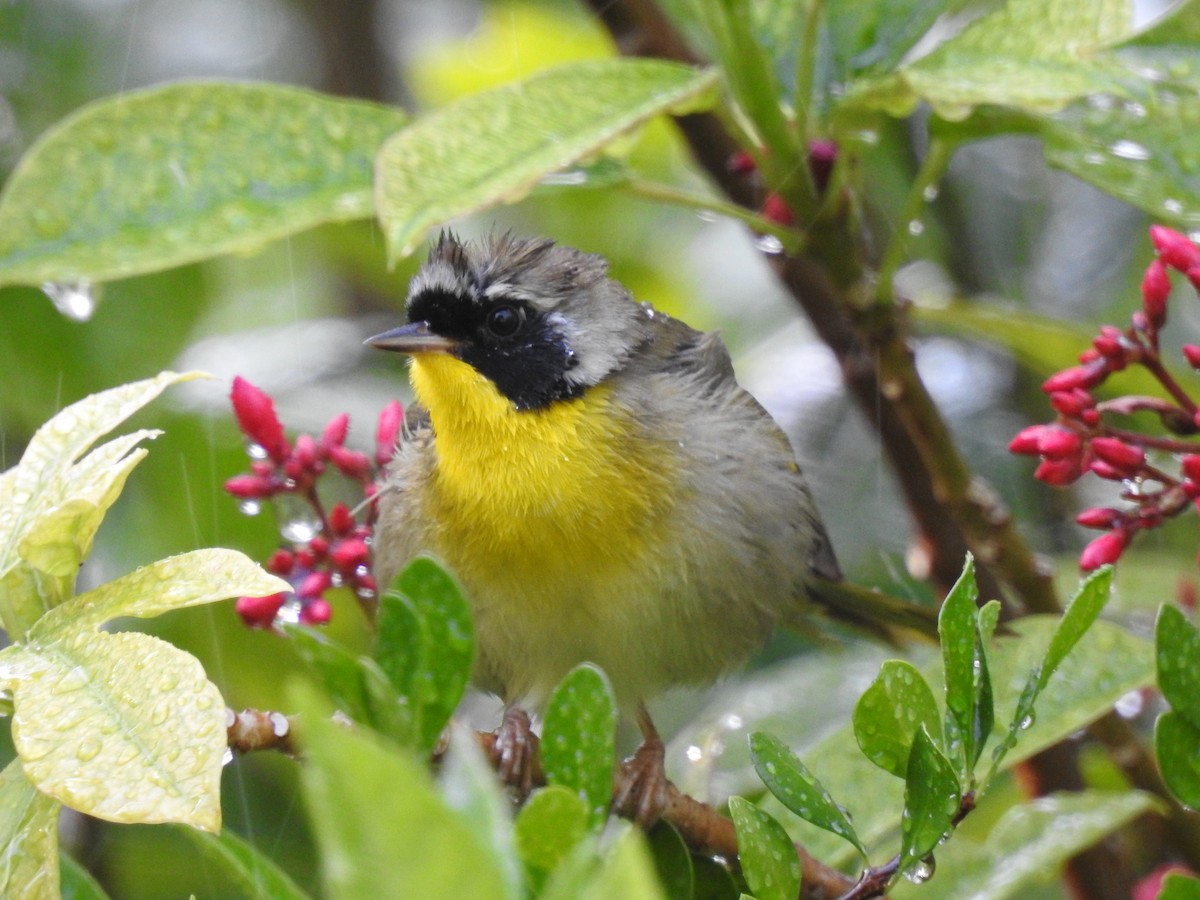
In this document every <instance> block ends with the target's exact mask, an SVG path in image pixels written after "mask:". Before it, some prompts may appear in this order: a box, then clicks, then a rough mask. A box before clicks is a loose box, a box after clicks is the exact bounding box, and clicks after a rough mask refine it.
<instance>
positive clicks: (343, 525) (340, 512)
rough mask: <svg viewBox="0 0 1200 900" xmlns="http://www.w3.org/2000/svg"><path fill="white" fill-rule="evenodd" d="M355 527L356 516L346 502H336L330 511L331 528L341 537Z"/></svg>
mask: <svg viewBox="0 0 1200 900" xmlns="http://www.w3.org/2000/svg"><path fill="white" fill-rule="evenodd" d="M353 528H354V516H353V515H351V513H350V507H348V506H347V505H346V504H345V503H335V504H334V505H333V509H331V510H330V511H329V530H330V531H332V532H333V533H334V534H336V535H338V536H339V537H341V536H342V535H346V534H349V533H350V532H351V530H353Z"/></svg>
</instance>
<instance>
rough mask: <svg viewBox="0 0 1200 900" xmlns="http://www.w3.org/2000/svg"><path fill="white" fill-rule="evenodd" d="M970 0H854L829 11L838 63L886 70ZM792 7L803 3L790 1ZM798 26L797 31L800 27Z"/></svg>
mask: <svg viewBox="0 0 1200 900" xmlns="http://www.w3.org/2000/svg"><path fill="white" fill-rule="evenodd" d="M965 2H966V0H852V2H847V3H834V4H832V5H831V6H830V7H829V9H828V10H827V12H826V18H827V21H828V24H829V31H830V35H831V42H832V44H833V48H832V50H833V56H834V61H835V65H836V66H837V67H838V70H839V71H840V72H843V73H856V72H886V71H888V70H890V69H891V68H893V67H894V66H895V65H896V64H897V63H898V62H899V61H900V59H901V57H903V56H904V54H905V53H906V52H907V51H908V50H909V49H910V48H911V47H912V46H913V44H915V43H916V42H917V41H918V40H919V39H920V38H921V37H922V36H923V35H924V34H925V33H926V32H927V31H928V30H929V28H930V26H932V25H933V23H934V22H935V21H936V20H937V18H938V17H939V16H941V15H943V14H945V13H948V12H952V11H954V10H955V9H957V8H959V7H962V6H964V5H965ZM787 5H788V6H789V7H793V8H795V7H797V6H799V4H794V3H788V4H787ZM799 27H803V26H802V25H801V26H798V28H797V30H796V32H793V34H795V33H797V32H798V30H799Z"/></svg>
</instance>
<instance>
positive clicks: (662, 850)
mask: <svg viewBox="0 0 1200 900" xmlns="http://www.w3.org/2000/svg"><path fill="white" fill-rule="evenodd" d="M646 846H647V847H648V849H649V850H650V855H651V856H652V857H653V859H654V870H655V871H656V872H657V873H658V880H659V883H660V884H661V885H662V888H663V891H664V892H665V893H666V895H667V896H668V897H685V898H690V897H692V896H694V894H695V891H696V884H695V875H694V870H693V865H692V852H691V850H689V849H688V845H687V844H686V843H684V840H683V836H682V835H680V833H679V832H678V831H677V830H676V829H675V826H674V825H672V824H671V823H670V822H668V821H666V820H665V819H661V820H659V821H658V822H657V823H655V825H654V827H653V828H651V829H650V831H649V832H648V833H647V834H646Z"/></svg>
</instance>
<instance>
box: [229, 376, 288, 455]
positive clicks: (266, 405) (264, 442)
mask: <svg viewBox="0 0 1200 900" xmlns="http://www.w3.org/2000/svg"><path fill="white" fill-rule="evenodd" d="M229 398H230V400H231V401H232V402H233V413H234V415H235V416H236V417H237V421H238V427H239V428H241V429H242V433H243V434H244V435H246V437H248V438H250V440H252V441H254V443H256V444H258V445H259V446H260V447H262V448H263V450H265V451H266V452H267V456H269V457H270V458H271V459H273V460H274V461H275V462H277V463H281V462H283V460H284V459H285V458H286V457H287V455H288V442H287V438H285V437H284V436H283V425H282V424H281V423H280V421H279V417H278V416H277V415H275V402H274V401H273V400H272V399H271V398H270V397H269V396H268V395H267V394H266V393H265V392H263V391H261V390H259V389H258V388H256V387H255V386H254V385H252V384H251V383H250V382H248V381H247V380H246V379H245V378H242V376H240V375H239V376H237V377H236V378H234V379H233V389H232V390H231V391H230V392H229Z"/></svg>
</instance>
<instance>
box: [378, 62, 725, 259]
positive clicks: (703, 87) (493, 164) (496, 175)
mask: <svg viewBox="0 0 1200 900" xmlns="http://www.w3.org/2000/svg"><path fill="white" fill-rule="evenodd" d="M715 81H716V75H715V73H714V72H711V71H697V70H696V69H692V68H689V67H686V66H681V65H678V64H675V63H668V62H662V61H659V60H646V59H641V60H635V59H605V60H592V61H587V62H578V63H571V64H567V65H564V66H559V67H557V68H553V69H548V70H545V71H542V72H539V73H537V74H535V75H533V76H531V77H530V78H528V79H526V80H524V81H521V82H517V83H515V84H508V85H504V86H502V87H499V88H495V89H493V90H490V91H486V92H484V93H481V94H476V95H474V96H471V97H467V98H465V99H463V100H459V101H457V102H455V103H451V104H449V105H448V106H445V107H442V108H441V109H439V110H437V111H435V112H432V113H430V114H428V115H426V116H423V117H421V118H420V119H418V120H417V121H416V122H414V123H413V124H412V125H410V126H409V127H408V128H406V129H404V130H403V131H400V132H398V133H397V134H396V135H395V136H393V137H392V138H390V139H389V140H388V141H387V142H386V143H385V144H384V146H383V149H382V150H381V151H380V154H379V160H378V164H377V166H378V174H377V184H376V206H377V208H378V215H379V221H380V222H381V223H382V225H383V230H384V234H385V236H386V238H387V243H388V252H389V256H390V257H391V258H392V259H393V260H395V259H397V258H399V257H402V256H405V255H406V254H408V253H410V252H412V250H413V248H414V246H415V245H416V244H417V243H418V242H419V241H420V239H421V236H422V234H423V233H424V232H425V231H426V229H428V228H431V227H433V226H435V225H438V224H441V223H443V222H446V221H448V220H450V219H452V218H454V217H456V216H463V215H467V214H468V213H472V212H475V211H477V210H480V209H484V208H486V207H488V206H491V205H493V204H495V203H502V202H513V201H515V200H517V199H519V198H520V197H522V196H524V195H525V194H526V193H528V191H529V190H530V189H531V188H532V187H533V186H534V185H535V184H536V183H537V182H538V180H539V179H541V178H542V177H543V176H545V175H549V174H551V173H553V172H557V171H559V170H561V169H564V168H566V167H567V166H570V165H573V164H575V163H578V162H580V161H582V160H585V159H586V158H588V157H591V156H594V155H595V154H597V153H598V152H599V151H600V150H602V149H603V148H604V147H605V146H607V145H608V144H610V143H611V142H612V141H613V140H615V139H616V138H618V137H620V136H621V135H623V134H625V133H627V132H629V131H630V130H632V129H634V128H636V127H637V126H639V125H641V124H642V123H644V122H645V121H647V120H648V119H650V118H653V117H654V116H656V115H660V114H662V113H665V112H669V111H673V110H675V109H677V108H680V107H681V106H683V105H684V104H690V105H691V108H694V107H695V106H697V105H699V104H702V103H705V102H710V101H707V100H705V99H703V98H704V97H710V96H711V89H712V87H713V85H714V84H715ZM432 161H436V164H432Z"/></svg>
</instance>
